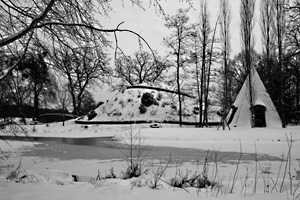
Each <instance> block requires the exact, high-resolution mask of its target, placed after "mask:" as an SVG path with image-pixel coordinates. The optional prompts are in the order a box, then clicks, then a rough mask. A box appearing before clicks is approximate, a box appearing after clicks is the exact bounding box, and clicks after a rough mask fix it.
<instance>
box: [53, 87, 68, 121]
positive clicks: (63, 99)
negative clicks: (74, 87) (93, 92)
mask: <svg viewBox="0 0 300 200" xmlns="http://www.w3.org/2000/svg"><path fill="white" fill-rule="evenodd" d="M60 84H61V87H58V88H57V95H56V98H57V103H58V109H60V110H61V114H62V115H63V126H64V125H65V112H66V111H67V110H68V108H69V106H71V104H72V99H71V96H70V93H69V92H66V90H65V88H66V87H67V85H66V84H62V83H60Z"/></svg>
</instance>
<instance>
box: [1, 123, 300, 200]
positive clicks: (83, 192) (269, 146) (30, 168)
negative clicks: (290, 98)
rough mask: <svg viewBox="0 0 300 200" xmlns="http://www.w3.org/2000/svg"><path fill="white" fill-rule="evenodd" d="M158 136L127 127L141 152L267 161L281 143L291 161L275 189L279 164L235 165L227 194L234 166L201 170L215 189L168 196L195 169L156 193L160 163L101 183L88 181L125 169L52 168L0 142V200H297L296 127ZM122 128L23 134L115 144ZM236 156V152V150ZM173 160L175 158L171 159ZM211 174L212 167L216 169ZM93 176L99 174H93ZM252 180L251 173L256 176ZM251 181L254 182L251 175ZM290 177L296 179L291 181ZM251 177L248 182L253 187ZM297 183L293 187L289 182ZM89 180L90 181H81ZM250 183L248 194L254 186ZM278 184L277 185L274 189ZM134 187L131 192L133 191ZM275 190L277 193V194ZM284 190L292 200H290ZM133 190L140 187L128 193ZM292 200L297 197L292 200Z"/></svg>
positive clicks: (173, 173)
mask: <svg viewBox="0 0 300 200" xmlns="http://www.w3.org/2000/svg"><path fill="white" fill-rule="evenodd" d="M162 126H163V127H162V128H158V129H151V128H149V124H142V125H137V126H133V127H134V128H135V129H134V131H135V132H136V131H140V133H141V137H142V138H143V139H144V140H145V144H147V145H154V146H171V147H181V148H196V149H203V150H207V149H209V150H212V151H214V152H215V153H217V152H218V151H234V152H240V151H242V152H243V153H252V154H253V158H254V155H255V152H257V154H268V155H274V156H277V157H279V158H281V157H282V155H284V158H286V155H287V153H288V142H287V138H288V139H289V140H291V139H292V143H291V144H292V160H291V166H288V169H287V170H289V169H290V173H291V182H290V179H289V174H288V173H287V174H286V177H285V180H284V182H282V177H283V171H284V169H285V167H286V166H285V165H286V162H285V161H284V162H281V161H279V160H278V161H259V162H258V163H256V162H255V161H254V159H253V161H243V162H242V163H241V164H240V165H239V167H238V177H237V179H236V183H235V185H234V189H233V193H229V192H228V189H229V188H230V187H231V186H232V183H233V182H232V178H233V176H234V174H235V171H236V168H237V161H231V162H222V160H220V162H211V163H210V165H209V173H208V174H209V177H210V179H212V178H213V176H214V175H215V174H216V169H217V170H218V173H217V176H216V177H217V178H216V180H217V182H218V187H214V188H213V189H211V188H206V189H201V190H200V191H199V190H198V189H196V188H192V187H187V188H185V189H180V188H173V187H171V186H170V185H169V184H167V183H168V182H170V180H171V179H172V178H174V177H179V176H184V175H186V174H188V175H187V176H188V177H191V176H192V174H194V173H197V172H198V173H199V172H201V171H202V170H203V163H202V162H200V163H197V162H196V161H195V162H192V161H191V162H186V163H172V165H170V166H168V167H167V170H166V172H165V174H164V176H163V177H162V181H160V182H159V184H160V186H159V189H151V188H150V186H151V181H152V182H153V180H154V174H155V172H156V170H157V168H158V167H159V166H165V165H166V162H163V163H162V160H163V159H165V158H161V159H162V160H146V161H145V163H144V168H145V169H149V171H148V174H144V175H143V176H142V177H140V178H137V179H136V178H132V179H129V180H123V179H106V180H101V181H95V180H94V179H95V178H96V176H97V174H98V172H99V173H100V174H101V175H102V176H105V175H106V174H109V171H110V169H111V168H113V169H114V171H115V174H116V175H117V176H118V175H120V173H121V171H125V170H126V162H124V161H122V160H115V159H114V160H87V159H84V158H82V159H80V160H58V159H53V158H44V157H43V158H41V157H22V158H20V157H19V155H20V152H21V151H26V150H28V149H32V148H35V147H34V146H33V145H34V144H33V143H30V142H23V143H21V142H9V145H8V144H7V143H5V142H3V141H1V143H0V145H1V149H2V151H4V153H5V155H7V156H8V158H7V159H6V158H5V159H2V160H1V161H0V167H1V168H0V174H1V175H0V179H1V180H0V196H1V199H18V200H19V199H31V200H39V199H73V200H76V199H87V200H88V199H99V198H101V199H108V200H109V199H144V200H148V199H157V200H159V199H164V200H166V199H199V198H201V199H215V198H216V197H217V198H220V199H230V200H235V199H258V200H260V199H263V200H268V199H270V200H271V199H272V200H273V199H275V200H276V199H278V200H279V199H280V200H282V199H293V198H295V197H297V195H298V194H299V193H300V189H297V186H299V185H298V184H299V178H300V177H299V176H300V175H299V173H300V172H299V171H300V163H299V159H300V153H299V152H300V127H299V126H290V127H288V128H286V129H280V128H278V129H276V128H273V129H271V128H268V129H267V128H255V129H251V128H233V129H232V130H228V129H226V130H225V131H223V130H221V129H220V130H219V131H217V128H216V127H214V128H204V129H200V128H192V127H183V128H180V127H178V126H177V125H170V124H162ZM129 128H130V126H129V125H114V126H111V125H88V126H85V125H78V124H75V123H74V121H69V122H67V123H66V125H65V126H62V124H61V123H53V124H48V125H37V126H28V127H27V131H28V133H27V134H28V135H32V136H41V137H42V136H45V137H101V136H115V137H116V138H121V137H122V136H124V134H126V133H128V129H129ZM240 146H241V147H242V148H241V147H240ZM172 156H174V157H176V155H172ZM19 163H21V169H22V170H21V172H22V174H20V175H27V177H28V179H27V178H24V179H23V180H24V182H25V183H22V181H21V182H20V183H16V182H15V181H8V180H6V178H7V177H8V175H9V174H10V175H11V171H13V170H14V169H16V168H17V166H18V165H19ZM216 166H217V167H216ZM98 170H99V171H98ZM256 172H257V173H256ZM74 174H76V175H78V176H79V177H82V180H84V181H83V182H73V178H72V175H74ZM255 174H256V175H257V176H256V175H255ZM278 175H279V178H278V179H277V176H278ZM297 175H298V177H297ZM255 177H256V179H255ZM297 178H298V179H297ZM89 180H90V181H89ZM255 180H257V187H256V191H255V192H253V190H254V188H255V183H256V181H255ZM276 180H278V181H276ZM138 183H139V184H138ZM282 183H283V189H284V191H283V192H277V191H278V190H280V187H281V184H282ZM290 184H291V185H292V192H294V191H295V193H294V195H290ZM133 185H139V186H141V187H137V186H133ZM298 198H299V196H298Z"/></svg>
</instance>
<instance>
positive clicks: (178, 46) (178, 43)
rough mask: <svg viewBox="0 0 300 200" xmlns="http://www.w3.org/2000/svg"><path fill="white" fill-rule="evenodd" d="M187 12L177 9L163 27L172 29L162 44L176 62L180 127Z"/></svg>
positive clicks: (187, 27) (186, 41) (189, 28)
mask: <svg viewBox="0 0 300 200" xmlns="http://www.w3.org/2000/svg"><path fill="white" fill-rule="evenodd" d="M187 12H188V10H184V9H179V10H178V11H177V13H176V14H175V15H173V16H171V17H167V18H166V24H165V26H166V27H167V28H169V29H173V32H172V33H171V35H170V36H169V37H166V38H164V40H163V42H164V44H165V45H166V46H167V47H168V48H170V49H171V52H170V55H174V56H175V62H176V84H177V94H178V101H179V113H178V114H179V124H180V126H182V99H181V90H180V85H181V80H180V72H181V70H183V68H184V67H185V65H186V61H187V59H186V58H185V57H187V54H188V51H187V49H188V43H189V39H190V36H191V35H190V30H191V28H192V27H191V26H189V25H188V21H189V17H188V16H187Z"/></svg>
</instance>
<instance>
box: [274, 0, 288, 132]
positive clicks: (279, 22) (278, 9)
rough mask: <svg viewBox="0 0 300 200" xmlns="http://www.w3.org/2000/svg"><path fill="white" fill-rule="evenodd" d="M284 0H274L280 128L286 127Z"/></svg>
mask: <svg viewBox="0 0 300 200" xmlns="http://www.w3.org/2000/svg"><path fill="white" fill-rule="evenodd" d="M286 3H287V2H286V0H276V1H275V19H276V21H275V24H274V26H275V27H274V30H275V34H276V36H275V37H276V41H277V43H276V49H277V52H278V53H277V60H278V70H279V80H280V81H279V82H280V103H279V104H280V105H279V106H280V115H281V121H282V128H285V127H286V116H285V115H286V113H285V107H286V105H285V103H284V102H285V94H284V90H285V73H286V70H285V69H284V64H283V55H284V52H283V51H284V46H283V42H284V37H285V32H286V17H287V16H286V10H285V6H286Z"/></svg>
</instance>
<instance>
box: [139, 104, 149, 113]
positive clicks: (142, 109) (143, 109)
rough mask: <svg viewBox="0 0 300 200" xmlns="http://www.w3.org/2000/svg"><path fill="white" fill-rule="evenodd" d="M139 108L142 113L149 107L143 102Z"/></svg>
mask: <svg viewBox="0 0 300 200" xmlns="http://www.w3.org/2000/svg"><path fill="white" fill-rule="evenodd" d="M139 109H140V113H141V114H144V113H146V112H147V108H146V106H145V105H144V104H141V105H140V107H139Z"/></svg>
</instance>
